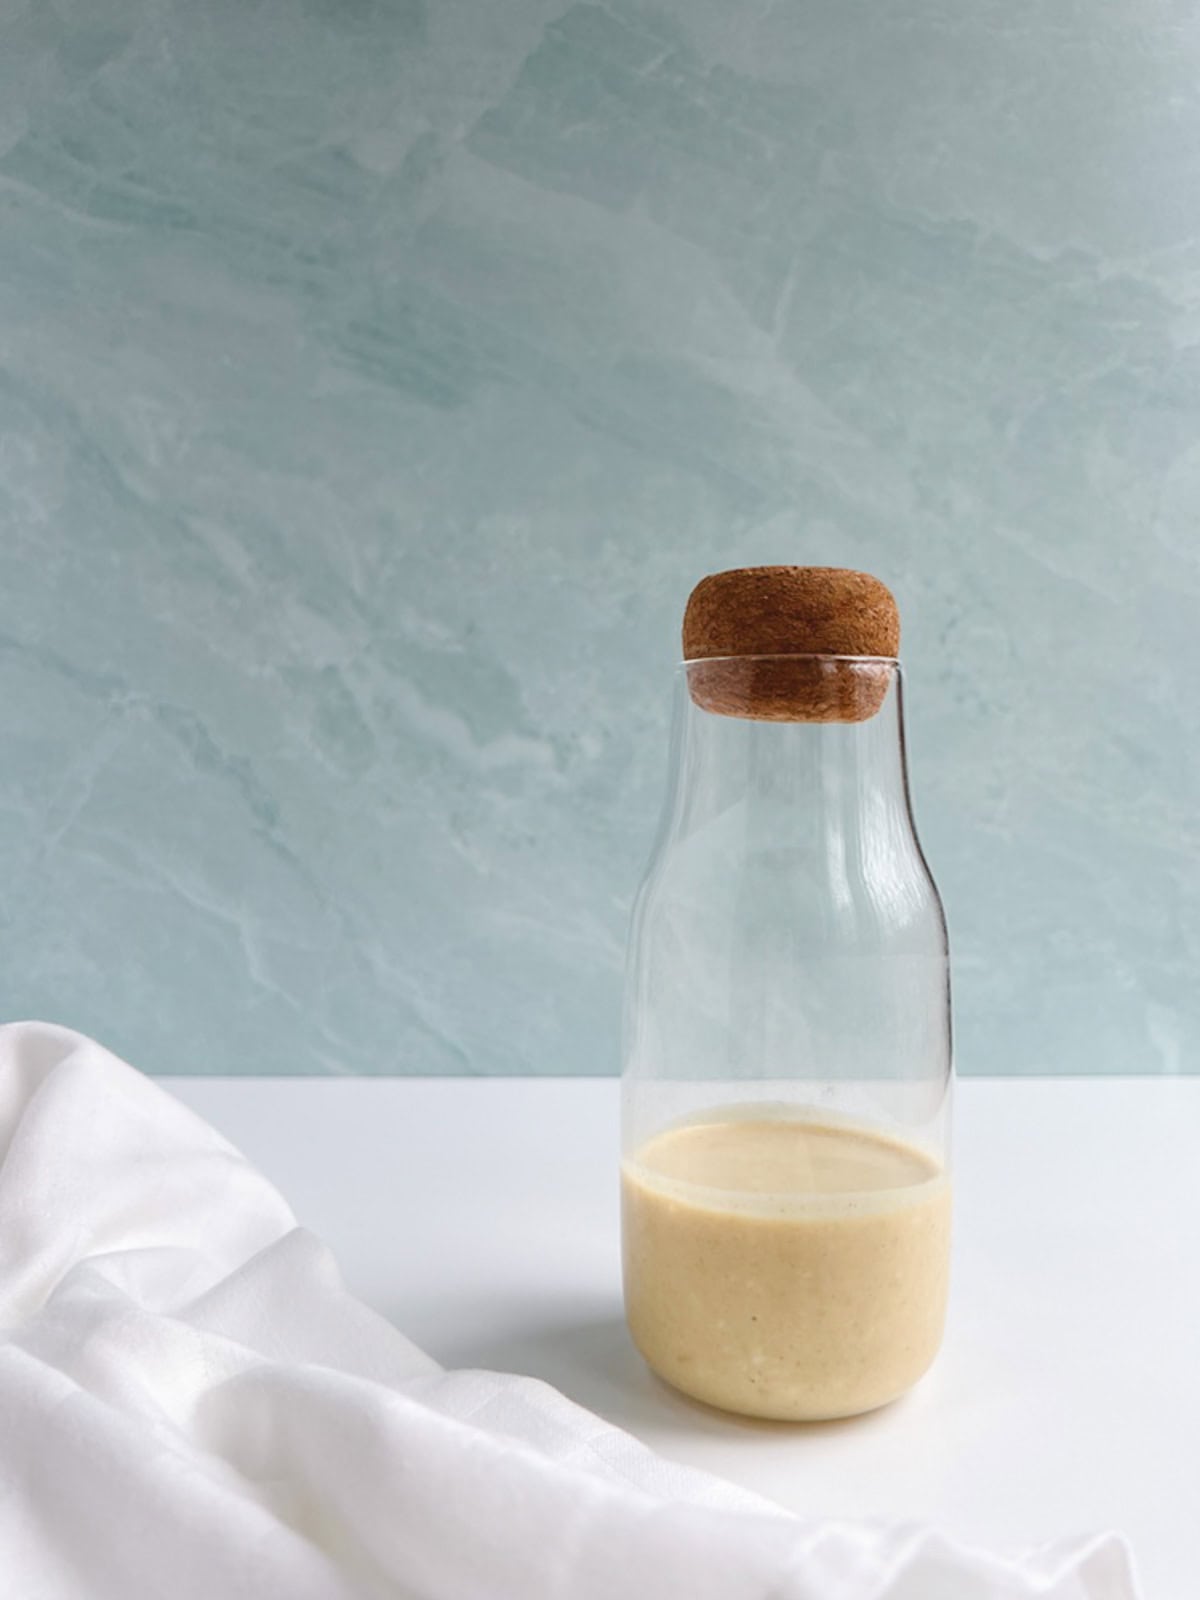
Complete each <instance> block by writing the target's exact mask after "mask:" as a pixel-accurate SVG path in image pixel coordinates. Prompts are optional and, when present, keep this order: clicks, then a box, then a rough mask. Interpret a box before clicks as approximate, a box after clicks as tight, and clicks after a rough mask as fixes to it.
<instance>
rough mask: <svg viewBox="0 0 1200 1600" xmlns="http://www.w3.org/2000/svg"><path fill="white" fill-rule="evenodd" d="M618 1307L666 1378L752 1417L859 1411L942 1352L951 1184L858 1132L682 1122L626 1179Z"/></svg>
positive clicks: (759, 1119)
mask: <svg viewBox="0 0 1200 1600" xmlns="http://www.w3.org/2000/svg"><path fill="white" fill-rule="evenodd" d="M621 1188H622V1216H623V1228H624V1252H625V1306H626V1315H627V1317H628V1319H629V1327H630V1331H631V1333H632V1334H633V1338H634V1341H635V1343H636V1344H637V1346H638V1348H639V1349H640V1350H641V1352H642V1354H643V1355H644V1356H645V1358H646V1360H647V1361H648V1362H649V1363H650V1365H651V1366H652V1367H653V1368H654V1370H655V1371H656V1372H657V1373H658V1374H659V1375H660V1376H661V1377H663V1378H665V1379H666V1380H667V1382H668V1383H671V1384H674V1385H675V1387H676V1388H678V1389H682V1390H684V1391H685V1392H686V1393H687V1394H690V1395H693V1396H694V1397H695V1398H697V1399H699V1400H705V1401H707V1402H708V1403H709V1404H710V1405H714V1406H720V1407H722V1408H723V1409H725V1410H729V1411H738V1412H742V1413H744V1414H746V1415H749V1416H759V1417H775V1418H780V1419H789V1420H801V1419H805V1420H815V1419H818V1418H828V1417H845V1416H852V1415H854V1414H855V1413H857V1412H860V1411H869V1410H871V1409H872V1408H873V1407H875V1406H879V1405H883V1404H884V1403H885V1402H886V1401H888V1400H892V1399H894V1398H895V1397H896V1396H897V1395H899V1394H901V1393H903V1391H904V1390H905V1389H907V1388H908V1387H909V1386H910V1385H911V1384H913V1383H915V1382H916V1380H917V1379H918V1378H919V1377H920V1376H921V1374H922V1373H923V1372H924V1371H925V1370H926V1368H927V1367H928V1366H929V1364H930V1362H931V1361H932V1360H933V1358H934V1356H935V1355H936V1353H937V1349H938V1345H939V1344H940V1342H941V1336H942V1325H943V1322H944V1318H945V1308H946V1289H947V1279H948V1273H949V1255H950V1193H951V1191H950V1181H949V1179H948V1177H947V1176H946V1175H945V1173H944V1172H943V1171H942V1169H941V1168H940V1167H939V1166H938V1164H937V1163H936V1162H935V1161H934V1160H933V1159H932V1158H931V1157H930V1156H928V1155H926V1154H925V1153H924V1152H923V1151H921V1150H918V1149H917V1148H916V1147H915V1146H912V1145H909V1144H905V1143H903V1142H902V1141H900V1140H898V1139H892V1138H889V1137H887V1136H885V1135H883V1134H879V1133H876V1132H874V1131H873V1130H871V1129H869V1128H865V1127H859V1126H857V1125H855V1124H838V1123H832V1122H830V1123H822V1122H815V1121H814V1122H805V1121H801V1120H798V1119H796V1118H791V1117H787V1116H768V1115H763V1114H761V1113H755V1114H752V1115H746V1116H731V1117H729V1118H727V1119H725V1120H713V1121H700V1122H691V1123H687V1124H685V1125H683V1126H681V1127H676V1128H671V1129H669V1130H668V1131H667V1132H665V1133H661V1134H658V1135H657V1136H656V1137H654V1138H653V1139H650V1140H649V1141H648V1142H647V1143H646V1144H644V1145H642V1147H641V1148H640V1149H639V1150H637V1151H635V1153H634V1155H633V1156H632V1157H631V1158H630V1159H628V1160H627V1161H626V1162H625V1163H624V1165H623V1167H622V1174H621Z"/></svg>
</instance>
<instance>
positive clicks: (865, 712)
mask: <svg viewBox="0 0 1200 1600" xmlns="http://www.w3.org/2000/svg"><path fill="white" fill-rule="evenodd" d="M899 648H900V613H899V611H898V610H897V608H896V602H895V600H894V599H893V598H892V594H891V591H890V590H889V589H888V587H887V586H886V584H883V583H881V582H880V581H879V579H878V578H873V577H872V576H871V575H870V574H869V573H866V572H852V571H850V570H848V569H846V568H844V567H739V568H736V569H734V570H733V571H730V572H715V573H713V574H711V576H709V577H707V578H701V580H700V582H699V583H698V584H697V585H696V587H695V588H694V589H693V590H692V593H691V596H690V597H689V599H688V603H687V610H686V611H685V613H684V618H683V654H684V659H685V661H687V662H688V663H690V665H689V666H688V669H687V670H688V687H689V689H690V691H691V696H692V699H693V700H694V701H695V702H696V704H697V705H698V706H701V707H702V708H703V709H704V710H706V711H713V712H717V713H719V714H721V715H723V716H731V717H749V718H753V719H756V720H760V721H771V722H862V721H865V720H866V718H868V717H873V716H874V715H875V713H876V712H877V711H878V710H879V708H880V706H881V705H882V704H883V699H884V696H885V695H886V693H887V689H888V685H889V683H890V682H891V676H892V673H891V668H890V666H889V661H890V660H891V658H894V657H895V656H896V654H897V652H898V651H899ZM789 658H791V659H789ZM835 658H836V659H835ZM848 658H859V659H848ZM881 658H883V659H881Z"/></svg>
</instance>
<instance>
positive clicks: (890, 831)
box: [666, 658, 917, 876]
mask: <svg viewBox="0 0 1200 1600" xmlns="http://www.w3.org/2000/svg"><path fill="white" fill-rule="evenodd" d="M814 659H815V658H807V662H808V663H809V664H810V665H811V663H812V662H813V660H814ZM828 659H829V660H830V661H831V662H833V663H835V665H836V668H837V670H838V671H839V672H840V673H842V674H846V673H851V674H854V673H861V674H862V676H863V679H864V681H865V679H866V675H867V673H868V672H869V674H870V683H869V689H870V695H869V702H864V697H863V695H859V700H860V702H864V703H868V704H869V709H870V714H868V715H863V716H861V717H860V718H859V720H855V721H843V720H827V721H812V720H793V719H786V720H775V719H768V718H755V717H748V716H729V715H724V714H722V713H720V712H714V711H711V710H708V709H706V707H705V704H704V703H703V702H704V701H705V700H707V701H708V703H710V704H711V703H712V701H711V697H709V696H706V695H705V694H703V693H701V694H700V695H697V693H696V677H697V671H698V666H700V667H704V668H707V667H708V665H709V664H708V663H702V664H692V665H690V666H689V665H685V666H683V667H681V668H680V670H679V679H680V682H679V688H678V691H677V701H676V713H675V728H674V740H673V769H674V782H673V786H672V789H673V792H672V796H671V801H670V804H669V807H668V815H667V819H666V822H667V828H668V829H669V831H670V833H671V834H672V835H673V836H674V838H675V840H676V842H677V843H681V842H683V841H684V840H686V839H687V838H688V837H689V836H691V835H693V834H694V833H696V832H697V831H709V830H712V829H718V830H720V831H721V832H723V833H725V834H727V835H728V837H729V843H730V845H731V846H734V845H736V844H737V843H738V842H739V840H740V843H741V846H742V848H743V849H753V850H755V851H758V852H762V851H778V850H783V849H788V850H792V851H796V850H799V851H803V852H805V853H812V854H814V855H817V854H819V855H821V856H823V857H825V858H826V859H827V861H828V864H829V869H830V872H831V873H832V874H835V875H836V873H837V870H838V864H839V861H840V862H841V863H842V864H843V866H844V868H845V869H846V870H848V871H849V870H851V869H853V872H854V874H855V875H862V874H863V873H867V874H868V875H870V876H877V875H878V874H879V873H880V872H883V873H884V874H885V875H886V863H887V862H888V861H889V860H890V859H894V858H896V857H897V856H898V855H907V854H909V853H910V852H913V851H915V850H916V848H917V846H916V838H915V832H914V829H913V823H912V815H911V810H910V805H909V795H908V782H907V775H906V767H905V753H904V727H903V704H902V689H901V678H900V669H899V666H898V664H897V663H895V662H880V661H865V660H864V661H863V662H862V663H861V664H858V663H855V662H853V661H851V660H847V659H844V658H828Z"/></svg>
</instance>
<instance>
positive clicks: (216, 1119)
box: [165, 1078, 1200, 1600]
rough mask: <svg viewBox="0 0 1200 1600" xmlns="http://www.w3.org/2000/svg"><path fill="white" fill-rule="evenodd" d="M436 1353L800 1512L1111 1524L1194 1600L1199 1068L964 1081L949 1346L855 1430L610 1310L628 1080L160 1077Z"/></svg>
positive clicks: (982, 1532) (1159, 1577) (1033, 1527)
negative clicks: (813, 1414) (647, 1343)
mask: <svg viewBox="0 0 1200 1600" xmlns="http://www.w3.org/2000/svg"><path fill="white" fill-rule="evenodd" d="M165 1087H167V1088H168V1089H169V1090H171V1091H172V1092H173V1093H175V1094H177V1095H178V1096H179V1097H180V1098H181V1099H182V1100H184V1101H186V1102H187V1104H189V1105H190V1106H192V1107H194V1108H195V1109H196V1110H197V1111H199V1112H200V1113H202V1115H204V1116H205V1117H207V1118H208V1119H209V1120H210V1121H211V1122H213V1123H214V1124H216V1126H217V1127H219V1128H220V1129H221V1130H222V1131H223V1132H224V1133H225V1134H226V1135H227V1136H228V1137H229V1138H231V1139H232V1140H233V1141H234V1142H235V1143H236V1144H238V1145H239V1146H240V1147H241V1148H242V1149H243V1150H244V1151H245V1152H246V1154H247V1155H248V1156H250V1158H251V1159H252V1160H253V1161H255V1162H256V1163H257V1164H258V1165H259V1166H260V1167H261V1168H262V1169H263V1170H264V1171H265V1172H266V1173H267V1174H268V1175H269V1176H270V1177H271V1178H272V1179H273V1180H274V1181H275V1182H276V1183H277V1184H278V1186H279V1187H280V1188H281V1189H282V1190H283V1192H284V1193H285V1194H286V1195H287V1197H288V1198H289V1200H290V1201H291V1203H292V1205H293V1207H294V1208H295V1210H296V1212H297V1213H298V1215H299V1217H300V1219H301V1220H302V1221H303V1222H304V1223H305V1224H306V1225H307V1226H309V1227H311V1228H312V1229H313V1230H314V1231H316V1232H317V1233H319V1234H321V1235H322V1236H323V1237H324V1238H325V1239H326V1240H328V1241H329V1243H330V1244H331V1245H332V1246H333V1248H334V1250H335V1251H336V1252H337V1255H338V1257H339V1258H340V1260H341V1263H342V1267H343V1270H344V1272H345V1274H346V1277H347V1279H348V1281H349V1283H350V1286H351V1287H352V1289H354V1290H355V1291H356V1292H357V1293H358V1294H359V1295H360V1296H361V1297H362V1298H363V1299H365V1300H366V1301H368V1302H369V1303H370V1304H371V1305H372V1306H374V1307H375V1308H376V1309H377V1310H379V1311H381V1312H383V1313H384V1314H385V1315H386V1316H388V1317H390V1318H391V1319H392V1320H393V1321H394V1322H395V1323H396V1324H397V1325H398V1326H399V1327H400V1328H402V1329H403V1331H404V1332H405V1333H407V1334H408V1335H409V1336H410V1337H411V1338H413V1339H415V1340H416V1341H417V1343H419V1344H420V1345H422V1346H423V1347H424V1348H425V1349H426V1350H428V1351H429V1352H430V1353H431V1354H432V1355H433V1356H435V1357H436V1358H437V1359H438V1360H439V1361H441V1362H443V1363H444V1364H446V1365H447V1366H486V1367H496V1368H502V1369H505V1370H509V1371H516V1372H525V1373H531V1374H534V1375H535V1376H537V1377H540V1378H545V1379H547V1380H548V1381H549V1382H551V1383H553V1384H555V1385H557V1387H558V1388H560V1389H561V1390H562V1391H563V1392H564V1393H565V1394H568V1395H570V1396H571V1397H572V1398H573V1399H575V1400H578V1401H580V1402H581V1403H582V1404H584V1405H586V1406H589V1407H591V1408H592V1409H593V1410H594V1411H597V1412H599V1413H600V1414H601V1415H602V1416H604V1417H607V1418H609V1419H610V1420H611V1421H613V1422H615V1423H619V1424H620V1425H621V1426H622V1427H625V1428H628V1429H629V1430H630V1431H631V1432H633V1433H635V1434H637V1435H638V1436H639V1437H640V1438H642V1439H644V1440H645V1441H646V1442H647V1443H648V1444H650V1445H652V1446H654V1448H655V1449H657V1450H659V1451H661V1452H662V1453H663V1454H664V1455H667V1456H672V1457H675V1458H676V1459H678V1460H680V1461H685V1462H689V1463H691V1464H692V1465H695V1466H700V1467H705V1468H708V1469H709V1470H710V1471H712V1472H715V1473H717V1474H719V1475H721V1476H722V1477H725V1478H729V1479H732V1480H734V1481H736V1482H738V1483H740V1484H743V1485H745V1486H746V1487H748V1488H751V1489H755V1490H757V1491H759V1492H760V1493H762V1494H764V1495H768V1496H770V1497H771V1498H772V1499H774V1500H777V1501H779V1502H781V1503H782V1504H784V1505H786V1506H790V1507H792V1508H794V1509H795V1510H796V1511H798V1512H801V1513H803V1514H806V1515H814V1516H850V1517H860V1516H872V1517H886V1518H900V1519H909V1518H919V1519H923V1520H924V1519H928V1520H931V1521H934V1522H936V1523H939V1524H940V1525H942V1526H943V1527H945V1528H947V1529H949V1530H951V1531H952V1532H955V1533H957V1534H959V1535H960V1536H962V1537H965V1538H968V1539H972V1540H977V1541H981V1542H984V1543H987V1544H990V1545H993V1546H996V1547H999V1546H1005V1547H1012V1546H1015V1545H1024V1544H1029V1543H1034V1542H1041V1541H1043V1540H1050V1539H1054V1538H1056V1537H1058V1536H1061V1535H1063V1534H1066V1533H1068V1532H1082V1531H1088V1530H1099V1529H1107V1528H1118V1529H1120V1530H1122V1531H1123V1532H1125V1533H1126V1534H1127V1535H1128V1536H1129V1537H1130V1539H1131V1540H1132V1542H1133V1545H1134V1549H1135V1552H1136V1555H1137V1559H1138V1569H1139V1573H1140V1575H1141V1578H1142V1583H1143V1586H1144V1592H1145V1596H1146V1600H1197V1597H1200V1079H1176V1078H1153V1079H1120V1080H1112V1079H1107V1080H1105V1079H1087V1080H1081V1079H1075V1080H1068V1079H1039V1080H1030V1079H1025V1080H1006V1081H998V1080H980V1079H976V1080H967V1081H965V1082H964V1083H962V1084H961V1085H960V1087H959V1098H958V1107H957V1123H956V1136H955V1166H956V1172H955V1176H956V1204H957V1213H956V1241H955V1272H954V1283H953V1289H952V1304H951V1313H950V1323H949V1329H948V1333H947V1339H946V1345H945V1348H944V1350H943V1352H942V1355H941V1357H940V1358H939V1361H938V1363H937V1365H936V1367H935V1368H934V1370H933V1372H932V1373H931V1374H930V1375H929V1377H927V1378H926V1379H925V1380H924V1382H923V1383H922V1384H921V1385H920V1386H919V1387H918V1389H917V1390H916V1391H914V1393H913V1394H911V1395H910V1396H908V1397H907V1398H906V1399H904V1400H902V1401H900V1402H898V1403H897V1404H896V1405H893V1406H891V1407H888V1408H886V1409H884V1410H883V1411H879V1412H876V1413H874V1414H873V1415H871V1416H868V1417H863V1418H859V1419H857V1420H854V1421H850V1422H842V1423H821V1424H811V1425H807V1426H805V1425H800V1426H794V1425H793V1426H788V1425H785V1424H778V1423H753V1422H744V1421H739V1420H737V1419H735V1418H732V1417H726V1416H723V1415H721V1414H720V1413H718V1412H715V1411H711V1410H708V1409H707V1408H705V1407H702V1406H699V1405H694V1404H692V1403H691V1402H689V1401H687V1400H685V1399H683V1398H682V1397H681V1396H679V1395H677V1394H675V1393H674V1392H673V1391H671V1390H670V1389H668V1388H667V1387H666V1386H665V1385H663V1384H661V1383H659V1382H658V1381H657V1380H656V1379H655V1378H653V1377H652V1376H651V1375H650V1373H649V1372H648V1370H647V1369H646V1367H645V1366H644V1365H643V1363H642V1362H641V1360H640V1359H639V1357H638V1356H637V1354H636V1352H635V1351H634V1350H633V1348H632V1346H631V1344H630V1342H629V1339H628V1337H627V1335H626V1333H625V1329H624V1324H623V1322H622V1319H621V1293H620V1276H619V1265H620V1263H619V1242H618V1222H617V1180H616V1172H617V1131H616V1130H617V1085H616V1084H615V1083H614V1082H611V1081H596V1080H583V1081H580V1080H563V1079H540V1080H538V1079H520V1080H506V1081H493V1080H477V1079H451V1080H430V1079H419V1078H418V1079H412V1078H409V1079H386V1080H380V1079H286V1080H281V1079H204V1080H194V1079H193V1080H187V1079H171V1080H167V1081H166V1082H165Z"/></svg>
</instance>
